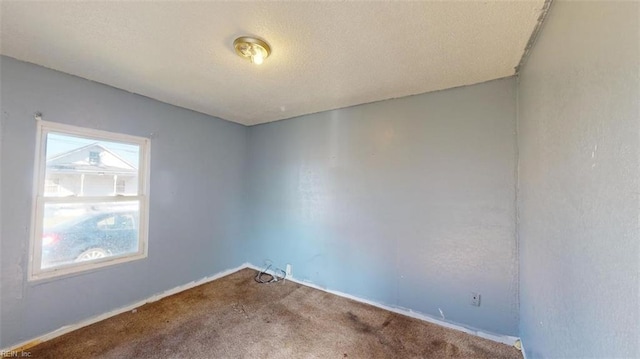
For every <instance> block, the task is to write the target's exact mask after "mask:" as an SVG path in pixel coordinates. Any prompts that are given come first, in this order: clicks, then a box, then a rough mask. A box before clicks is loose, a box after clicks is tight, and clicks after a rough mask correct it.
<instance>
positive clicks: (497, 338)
mask: <svg viewBox="0 0 640 359" xmlns="http://www.w3.org/2000/svg"><path fill="white" fill-rule="evenodd" d="M244 268H251V269H254V270H258V271H260V270H263V269H264V268H259V267H257V266H255V265H253V264H250V263H244V264H242V265H240V266H238V267H235V268H231V269H227V270H225V271H222V272H219V273H216V274H214V275H212V276H209V277H205V278H202V279H200V280H197V281H193V282H189V283H187V284H184V285H181V286H177V287H175V288H172V289H169V290H167V291H164V292H162V293H159V294H156V295H153V296H151V297H149V298H147V299H143V300H141V301H139V302H136V303H133V304H131V305H127V306H125V307H121V308H118V309H115V310H112V311H110V312H108V313H104V314H100V315H97V316H94V317H91V318H89V319H86V320H84V321H82V322H79V323H76V324H70V325H66V326H64V327H61V328H58V329H56V330H54V331H52V332H49V333H46V334H44V335H41V336H38V337H36V338H33V339H31V340H26V341H24V342H21V343H18V344H15V345H12V346H10V347H9V348H6V349H0V353H11V352H20V351H24V350H26V349H28V348H31V347H34V346H36V345H38V344H40V343H42V342H44V341H47V340H51V339H53V338H56V337H59V336H61V335H64V334H67V333H69V332H72V331H74V330H77V329H80V328H83V327H86V326H88V325H91V324H94V323H97V322H99V321H102V320H105V319H107V318H111V317H113V316H116V315H118V314H121V313H124V312H128V311H130V310H133V309H136V308H138V307H141V306H143V305H145V304H147V303H152V302H155V301H158V300H160V299H162V298H165V297H168V296H170V295H173V294H177V293H180V292H182V291H185V290H187V289H191V288H194V287H197V286H199V285H202V284H205V283H208V282H211V281H214V280H216V279H218V278H222V277H224V276H227V275H229V274H231V273H235V272H237V271H239V270H241V269H244ZM286 280H290V281H292V282H295V283H298V284H301V285H304V286H307V287H310V288H314V289H318V290H321V291H323V292H327V293H331V294H334V295H337V296H340V297H344V298H347V299H351V300H355V301H356V302H360V303H365V304H369V305H372V306H374V307H377V308H381V309H384V310H388V311H390V312H393V313H397V314H401V315H406V316H408V317H411V318H416V319H419V320H423V321H425V322H429V323H433V324H437V325H440V326H442V327H445V328H449V329H454V330H457V331H461V332H464V333H467V334H471V335H474V336H477V337H481V338H484V339H489V340H492V341H494V342H498V343H503V344H507V345H514V344H515V342H516V341H517V340H519V339H520V338H518V337H512V336H509V335H499V334H492V333H487V332H484V331H481V330H478V329H473V328H468V327H464V326H461V325H459V324H454V323H449V322H445V321H443V320H440V319H437V318H434V317H432V316H430V315H427V314H422V313H418V312H414V311H412V310H411V309H407V308H401V307H390V306H388V305H384V304H380V303H376V302H373V301H370V300H367V299H363V298H359V297H356V296H353V295H351V294H347V293H343V292H339V291H335V290H330V289H326V288H322V287H320V286H318V285H315V284H313V283H311V282H308V281H303V280H299V279H296V278H295V277H287V278H286ZM522 355H523V356H524V358H525V359H526V354H525V352H524V345H523V346H522Z"/></svg>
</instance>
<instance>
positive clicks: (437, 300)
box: [246, 78, 518, 335]
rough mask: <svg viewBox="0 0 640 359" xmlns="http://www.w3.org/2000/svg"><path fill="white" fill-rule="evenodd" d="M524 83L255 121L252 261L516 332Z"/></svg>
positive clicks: (422, 309) (491, 328) (406, 305)
mask: <svg viewBox="0 0 640 359" xmlns="http://www.w3.org/2000/svg"><path fill="white" fill-rule="evenodd" d="M515 85H516V84H515V79H514V78H508V79H502V80H497V81H493V82H489V83H484V84H480V85H475V86H469V87H464V88H457V89H452V90H446V91H441V92H436V93H429V94H424V95H417V96H412V97H406V98H400V99H394V100H389V101H383V102H378V103H373V104H367V105H361V106H356V107H350V108H345V109H340V110H335V111H328V112H322V113H318V114H314V115H308V116H303V117H300V118H296V119H292V120H286V121H279V122H274V123H270V124H264V125H258V126H253V127H250V128H249V135H248V146H249V186H248V190H249V192H248V196H249V197H248V199H249V203H251V206H250V207H249V208H248V212H247V218H249V219H251V220H252V222H251V223H252V226H251V228H250V235H249V238H250V240H249V241H248V242H247V247H246V252H247V253H248V257H249V260H250V262H251V263H253V264H255V265H262V264H263V263H264V260H265V259H270V260H272V261H273V263H274V264H275V265H278V266H281V267H284V266H285V264H286V263H291V264H292V265H293V275H294V276H295V277H297V278H298V279H306V280H308V281H310V282H312V283H315V284H317V285H320V286H323V287H326V288H329V289H333V290H338V291H342V292H345V293H348V294H351V295H355V296H358V297H361V298H365V299H369V300H373V301H375V302H378V303H382V304H386V305H391V306H396V307H404V308H410V309H412V310H414V311H417V312H421V313H424V314H429V315H432V316H435V317H438V318H441V313H440V311H442V313H443V314H444V317H445V318H446V320H447V321H450V322H455V323H462V324H464V325H467V326H471V327H475V328H480V329H483V330H485V331H490V332H494V333H499V334H508V335H517V332H518V329H517V328H518V303H517V276H518V274H517V266H518V265H517V257H516V253H517V250H516V241H515V186H516V180H515V161H516V137H515V119H516V107H515V104H516V101H515V96H516V89H515ZM471 292H480V293H481V295H482V305H481V306H480V307H474V306H471V305H470V295H471Z"/></svg>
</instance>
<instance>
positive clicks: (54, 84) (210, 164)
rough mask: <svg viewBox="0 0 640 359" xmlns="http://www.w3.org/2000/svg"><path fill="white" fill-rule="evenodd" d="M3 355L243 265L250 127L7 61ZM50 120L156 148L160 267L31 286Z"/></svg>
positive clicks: (0, 74)
mask: <svg viewBox="0 0 640 359" xmlns="http://www.w3.org/2000/svg"><path fill="white" fill-rule="evenodd" d="M0 86H1V94H0V110H1V113H0V114H1V116H2V122H1V125H2V126H1V130H2V136H1V138H2V141H1V143H2V148H1V155H2V157H1V160H2V165H1V174H2V178H1V182H0V183H1V184H2V187H1V188H0V190H1V192H0V193H1V198H2V206H1V208H2V216H1V223H2V231H1V235H2V238H1V240H0V243H1V247H0V248H1V258H0V260H1V264H0V265H1V267H0V270H1V287H0V289H1V293H0V295H1V296H0V300H1V302H0V310H1V311H0V316H1V317H0V323H1V324H0V348H5V347H7V346H10V345H15V344H17V343H18V342H21V341H24V340H28V339H31V338H34V337H36V336H38V335H41V334H44V333H47V332H49V331H52V330H55V329H58V328H59V327H62V326H64V325H68V324H73V323H77V322H79V321H82V320H83V319H86V318H89V317H91V316H94V315H98V314H103V313H106V312H109V311H111V310H113V309H116V308H119V307H122V306H125V305H129V304H132V303H135V302H136V301H138V300H141V299H144V298H147V297H149V296H151V295H154V294H157V293H160V292H162V291H165V290H167V289H171V288H173V287H176V286H179V285H182V284H185V283H188V282H190V281H193V280H198V279H200V278H203V277H205V276H208V275H211V274H215V273H217V272H220V271H222V270H224V269H228V268H232V267H235V266H238V265H240V264H242V263H243V262H244V261H245V259H244V255H243V253H242V252H240V251H239V249H240V247H239V246H238V243H239V242H240V241H241V240H242V231H243V229H242V223H243V213H242V211H243V208H242V207H241V206H242V201H239V200H238V198H242V196H243V193H244V186H243V181H244V178H245V173H244V172H245V160H246V155H245V152H246V127H244V126H241V125H237V124H233V123H230V122H226V121H222V120H219V119H215V118H211V117H209V116H205V115H202V114H198V113H195V112H192V111H188V110H185V109H181V108H177V107H174V106H170V105H167V104H163V103H160V102H157V101H154V100H151V99H148V98H145V97H142V96H138V95H134V94H131V93H128V92H125V91H121V90H117V89H114V88H111V87H108V86H104V85H101V84H98V83H95V82H90V81H87V80H83V79H80V78H77V77H73V76H70V75H67V74H63V73H59V72H56V71H52V70H49V69H45V68H42V67H39V66H35V65H31V64H27V63H24V62H20V61H17V60H14V59H11V58H7V57H1V58H0ZM37 111H40V112H42V113H43V114H44V119H45V120H47V121H54V122H61V123H67V124H72V125H78V126H84V127H90V128H96V129H102V130H109V131H114V132H120V133H126V134H131V135H137V136H144V137H150V138H151V173H152V176H151V188H150V191H151V199H150V202H151V203H150V231H149V257H148V258H146V259H143V260H139V261H134V262H129V263H126V264H122V265H118V266H113V267H108V268H102V269H100V270H97V271H93V272H87V273H81V274H77V275H74V276H69V277H65V278H63V279H55V280H49V281H42V282H27V263H28V261H27V253H28V247H29V226H30V222H29V221H30V218H31V193H32V183H33V182H32V180H33V167H34V166H33V162H34V152H35V140H36V133H35V130H36V122H35V120H34V118H33V116H34V113H35V112H37Z"/></svg>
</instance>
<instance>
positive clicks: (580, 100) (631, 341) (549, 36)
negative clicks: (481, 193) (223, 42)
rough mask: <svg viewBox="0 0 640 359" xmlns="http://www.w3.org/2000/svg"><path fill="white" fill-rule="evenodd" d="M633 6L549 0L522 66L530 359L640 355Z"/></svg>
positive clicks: (524, 302)
mask: <svg viewBox="0 0 640 359" xmlns="http://www.w3.org/2000/svg"><path fill="white" fill-rule="evenodd" d="M639 7H640V4H638V3H637V2H626V3H623V2H564V1H560V2H557V3H554V5H553V6H552V8H551V11H550V13H549V16H548V18H547V21H546V24H545V25H544V28H543V29H542V32H541V36H540V38H539V39H538V41H537V43H536V45H535V46H534V48H533V50H532V52H531V57H530V58H529V60H528V61H527V63H526V64H525V66H524V70H523V72H522V73H521V77H520V81H519V86H518V106H519V110H518V114H519V115H518V121H519V133H518V134H519V148H520V162H519V163H520V164H519V168H520V170H519V178H520V189H519V219H520V222H519V223H520V224H519V243H520V288H521V291H520V298H521V303H520V308H521V309H520V313H521V314H520V317H521V320H520V323H521V324H520V335H521V337H522V339H523V342H524V345H525V348H526V349H527V356H528V358H529V359H531V358H586V357H600V358H613V357H629V358H631V357H634V358H636V357H639V356H640V351H639V350H640V348H639V341H640V314H639V308H640V301H639V295H640V293H639V288H638V283H639V281H640V276H639V275H638V273H639V271H640V268H639V266H640V247H639V246H640V239H639V238H640V236H639V235H640V231H639V230H638V215H639V209H638V208H639V207H638V206H639V195H638V194H639V188H640V187H639V184H640V182H639V175H640V171H639V158H640V154H639V150H640V148H639V145H638V143H639V134H640V132H639V130H640V126H639V122H640V112H639V110H640V109H639V99H640V87H639V79H638V76H639V70H640V66H639V63H640V52H639V46H640V23H639V19H640V8H639Z"/></svg>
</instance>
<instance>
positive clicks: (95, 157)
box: [89, 151, 100, 166]
mask: <svg viewBox="0 0 640 359" xmlns="http://www.w3.org/2000/svg"><path fill="white" fill-rule="evenodd" d="M89 164H90V165H93V166H96V165H99V164H100V152H94V151H91V152H89Z"/></svg>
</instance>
